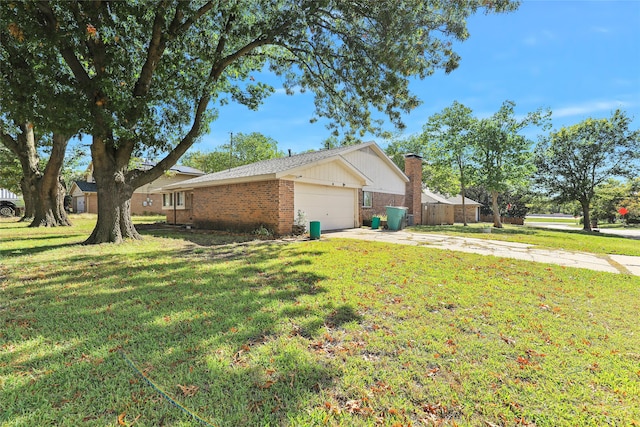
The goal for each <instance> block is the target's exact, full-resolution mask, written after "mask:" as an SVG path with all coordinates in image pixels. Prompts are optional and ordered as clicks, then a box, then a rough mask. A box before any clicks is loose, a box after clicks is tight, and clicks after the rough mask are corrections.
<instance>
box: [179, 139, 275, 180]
mask: <svg viewBox="0 0 640 427" xmlns="http://www.w3.org/2000/svg"><path fill="white" fill-rule="evenodd" d="M283 156H284V153H283V152H282V151H280V150H279V149H278V142H277V141H276V140H275V139H273V138H270V137H268V136H265V135H263V134H261V133H259V132H252V133H250V134H243V133H238V134H234V135H231V137H230V139H229V144H224V145H222V146H220V147H219V148H218V149H216V150H213V151H211V152H208V153H203V152H201V151H195V152H193V153H187V154H186V155H185V156H184V157H183V159H182V164H183V165H185V166H190V167H193V168H196V169H200V170H201V171H203V172H207V173H213V172H218V171H222V170H226V169H231V168H235V167H237V166H242V165H247V164H250V163H255V162H259V161H261V160H268V159H275V158H278V157H283Z"/></svg>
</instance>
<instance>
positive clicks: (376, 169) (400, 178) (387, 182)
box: [343, 145, 409, 194]
mask: <svg viewBox="0 0 640 427" xmlns="http://www.w3.org/2000/svg"><path fill="white" fill-rule="evenodd" d="M375 148H377V146H376V147H375ZM375 148H374V146H373V145H366V146H364V147H362V148H360V149H359V150H354V151H350V152H348V153H345V154H343V157H344V158H345V159H346V160H347V161H348V162H349V163H351V164H352V165H354V166H355V167H356V168H357V169H358V170H360V171H361V172H362V173H363V174H365V175H366V176H367V177H368V178H369V179H370V181H371V182H370V183H369V184H368V185H365V186H364V187H363V188H362V189H363V190H364V191H373V192H379V193H391V194H404V193H405V185H406V183H407V182H408V181H409V179H408V178H407V177H406V176H405V174H404V173H402V171H401V170H400V169H398V167H397V166H396V165H395V164H394V163H393V162H392V161H391V159H389V158H388V157H387V156H386V154H384V152H382V151H381V150H380V152H378V150H379V149H378V150H376V149H375Z"/></svg>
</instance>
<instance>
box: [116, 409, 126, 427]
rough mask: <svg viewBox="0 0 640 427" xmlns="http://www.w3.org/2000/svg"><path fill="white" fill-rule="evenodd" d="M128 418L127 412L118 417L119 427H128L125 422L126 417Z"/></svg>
mask: <svg viewBox="0 0 640 427" xmlns="http://www.w3.org/2000/svg"><path fill="white" fill-rule="evenodd" d="M126 416H127V413H126V412H123V413H121V414H120V415H118V425H119V426H126V425H127V423H126V422H125V421H124V417H126Z"/></svg>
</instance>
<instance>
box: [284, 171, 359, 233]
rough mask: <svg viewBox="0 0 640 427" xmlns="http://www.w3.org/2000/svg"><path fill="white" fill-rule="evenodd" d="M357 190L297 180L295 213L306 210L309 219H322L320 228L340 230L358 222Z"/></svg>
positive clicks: (323, 229) (351, 226)
mask: <svg viewBox="0 0 640 427" xmlns="http://www.w3.org/2000/svg"><path fill="white" fill-rule="evenodd" d="M356 195H357V190H356V189H355V188H343V187H335V186H331V187H330V186H325V185H313V184H304V183H300V182H296V184H295V188H294V214H295V215H296V216H297V214H298V211H302V212H304V214H305V216H306V218H307V224H306V225H307V230H308V229H309V221H320V229H321V230H322V231H325V230H340V229H344V228H353V227H354V226H356V224H357V220H358V219H357V218H356V212H357V206H356V204H357V202H356V201H357V200H358V199H357V197H356Z"/></svg>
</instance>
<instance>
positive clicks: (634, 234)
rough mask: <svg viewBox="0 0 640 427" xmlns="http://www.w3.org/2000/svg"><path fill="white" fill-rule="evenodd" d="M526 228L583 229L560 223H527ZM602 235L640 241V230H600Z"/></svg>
mask: <svg viewBox="0 0 640 427" xmlns="http://www.w3.org/2000/svg"><path fill="white" fill-rule="evenodd" d="M525 227H543V228H554V229H556V230H576V231H577V230H581V229H582V227H576V226H574V225H571V224H563V223H558V222H530V223H527V222H525ZM598 231H599V232H600V233H602V234H614V235H616V236H621V237H628V238H630V239H638V240H640V228H599V229H598Z"/></svg>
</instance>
